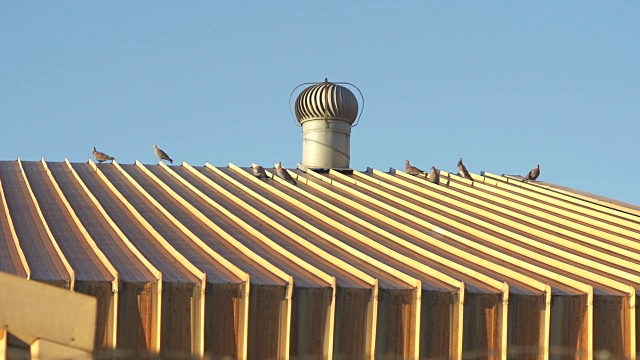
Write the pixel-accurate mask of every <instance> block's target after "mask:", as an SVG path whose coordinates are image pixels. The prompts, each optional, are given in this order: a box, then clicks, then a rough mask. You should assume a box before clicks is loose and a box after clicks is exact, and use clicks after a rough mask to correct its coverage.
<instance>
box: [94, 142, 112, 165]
mask: <svg viewBox="0 0 640 360" xmlns="http://www.w3.org/2000/svg"><path fill="white" fill-rule="evenodd" d="M93 158H94V159H96V160H98V162H104V161H107V160H111V162H113V160H115V159H114V158H113V157H111V156H109V155H107V154H105V153H103V152H100V151H98V150H96V147H95V146H94V147H93Z"/></svg>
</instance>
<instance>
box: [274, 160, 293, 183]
mask: <svg viewBox="0 0 640 360" xmlns="http://www.w3.org/2000/svg"><path fill="white" fill-rule="evenodd" d="M275 168H276V173H277V174H278V176H280V177H281V178H282V179H283V180H284V181H288V182H290V183H292V184H293V185H295V184H296V181H295V180H293V178H292V177H291V174H289V172H288V171H287V169H285V168H283V167H282V162H281V161H278V163H277V164H275Z"/></svg>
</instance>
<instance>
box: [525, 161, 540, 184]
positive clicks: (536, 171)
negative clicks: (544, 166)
mask: <svg viewBox="0 0 640 360" xmlns="http://www.w3.org/2000/svg"><path fill="white" fill-rule="evenodd" d="M538 176H540V164H538V166H536V167H535V168H533V169H531V171H529V173H528V174H527V176H526V177H525V178H524V181H534V180H535V179H537V178H538Z"/></svg>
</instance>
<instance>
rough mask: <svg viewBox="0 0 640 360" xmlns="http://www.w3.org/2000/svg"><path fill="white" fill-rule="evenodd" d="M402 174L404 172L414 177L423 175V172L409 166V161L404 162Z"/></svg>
mask: <svg viewBox="0 0 640 360" xmlns="http://www.w3.org/2000/svg"><path fill="white" fill-rule="evenodd" d="M404 172H406V173H407V174H409V175H415V176H417V175H420V174H424V173H425V172H424V171H422V170H420V169H418V168H417V167H415V166H412V165H411V164H409V160H405V161H404Z"/></svg>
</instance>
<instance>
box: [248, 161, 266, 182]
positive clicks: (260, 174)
mask: <svg viewBox="0 0 640 360" xmlns="http://www.w3.org/2000/svg"><path fill="white" fill-rule="evenodd" d="M251 169H252V170H253V175H255V176H256V177H257V178H259V179H266V178H268V176H267V173H266V172H265V171H264V168H263V167H262V166H260V165H256V164H251Z"/></svg>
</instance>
